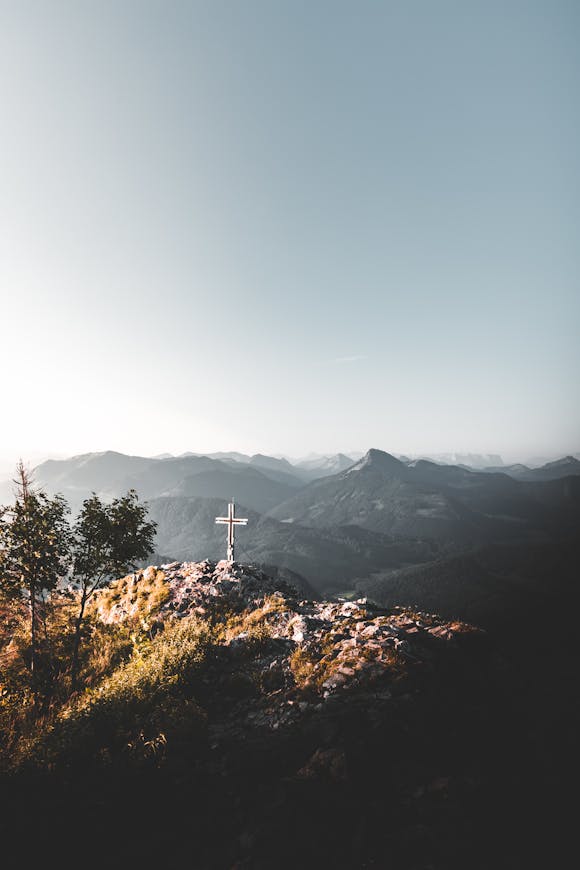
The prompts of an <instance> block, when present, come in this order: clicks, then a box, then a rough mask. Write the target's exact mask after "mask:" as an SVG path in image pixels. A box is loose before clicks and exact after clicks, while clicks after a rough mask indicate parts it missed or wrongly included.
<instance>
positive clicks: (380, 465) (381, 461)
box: [350, 447, 406, 473]
mask: <svg viewBox="0 0 580 870" xmlns="http://www.w3.org/2000/svg"><path fill="white" fill-rule="evenodd" d="M355 469H356V470H357V471H362V470H363V469H373V470H377V471H389V472H391V473H392V472H398V473H401V472H403V471H406V466H405V465H404V463H402V462H401V461H400V460H398V459H397V458H396V457H395V456H393V455H392V454H391V453H386V452H385V451H384V450H378V449H377V448H376V447H371V448H370V450H368V451H367V452H366V453H365V455H364V456H363V457H362V459H359V461H358V462H357V463H356V465H353V467H352V469H350V470H351V471H354V470H355Z"/></svg>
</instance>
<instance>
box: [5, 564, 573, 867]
mask: <svg viewBox="0 0 580 870" xmlns="http://www.w3.org/2000/svg"><path fill="white" fill-rule="evenodd" d="M89 624H90V626H91V629H90V631H91V632H92V633H93V634H92V635H91V636H88V635H87V637H86V638H85V643H86V644H87V645H88V644H89V643H91V642H92V643H94V644H95V645H96V653H93V660H95V661H96V662H97V663H98V662H100V661H101V659H102V661H103V662H107V663H108V664H106V665H105V664H103V665H102V667H103V675H102V677H101V678H99V680H98V681H96V682H95V683H94V685H92V686H90V687H88V688H87V689H85V690H84V691H83V692H82V693H79V694H78V695H77V696H75V697H73V698H72V699H70V700H68V701H67V702H66V703H65V704H64V705H63V707H62V708H61V709H60V710H59V711H58V712H57V713H54V714H51V713H50V711H48V712H47V716H48V717H51V716H52V718H49V719H48V720H47V721H48V722H49V725H47V727H46V728H45V729H44V731H43V733H42V734H41V735H40V736H39V737H38V738H35V739H34V740H33V739H32V738H31V739H30V740H29V741H26V742H25V743H24V744H23V749H22V753H23V760H21V761H19V762H18V770H16V771H15V775H16V774H18V778H17V779H14V780H13V781H8V782H7V785H6V788H7V789H8V791H7V792H6V794H5V797H6V812H5V814H4V816H3V821H2V824H3V825H4V826H5V827H6V828H7V829H8V828H10V830H11V831H12V832H14V831H15V832H16V833H18V831H21V833H22V836H23V837H24V833H25V828H26V824H27V822H26V820H27V818H28V816H27V815H26V813H25V812H24V808H26V809H27V810H28V809H30V808H31V811H32V813H33V816H34V818H35V831H36V842H37V843H38V845H39V849H40V853H41V854H42V855H43V856H45V857H46V856H47V855H49V853H50V837H49V832H50V830H51V829H52V826H53V825H54V822H55V820H56V819H61V818H64V817H66V818H67V821H68V830H69V831H70V832H71V833H70V836H69V839H70V843H71V850H72V852H71V853H75V854H76V853H77V852H78V849H79V848H85V847H86V842H85V840H84V833H83V832H84V830H85V825H84V822H85V820H86V819H87V818H91V819H93V820H94V821H95V822H97V820H99V824H101V825H102V827H103V831H102V835H100V836H99V837H96V838H93V839H92V840H91V855H92V857H93V859H95V860H98V861H99V862H100V863H111V862H113V863H115V864H119V863H123V862H131V864H132V865H134V866H147V867H149V866H151V867H158V866H165V867H170V868H174V867H175V868H181V867H192V868H196V870H198V868H199V870H271V868H282V870H294V868H297V867H303V868H312V870H314V868H317V870H318V868H341V870H363V868H397V870H459V868H461V870H464V868H466V867H469V868H470V870H488V868H489V870H491V868H493V870H497V868H508V867H509V868H510V870H511V868H515V867H524V866H525V867H530V866H536V865H535V864H534V861H535V860H536V859H537V858H538V857H539V856H540V855H542V854H544V853H543V852H542V849H543V847H544V846H545V845H546V841H547V840H548V839H550V838H549V837H548V836H547V835H546V832H547V831H553V830H554V823H553V818H551V819H548V810H547V808H548V805H549V804H550V805H551V807H554V806H556V805H557V802H558V801H557V794H558V791H557V789H556V784H557V783H558V782H560V783H561V782H562V781H561V780H559V781H558V780H557V779H556V778H554V777H552V774H553V772H554V771H555V769H556V766H555V765H554V764H553V763H552V766H551V767H549V761H548V766H546V767H545V769H544V772H543V773H542V768H541V765H540V764H538V763H537V762H538V760H539V759H538V757H536V763H532V758H533V752H534V743H533V739H532V737H533V735H532V737H530V722H529V719H527V718H526V716H525V715H524V713H523V711H522V709H521V708H520V707H519V706H518V704H519V701H518V691H519V690H518V686H517V682H516V680H515V679H514V674H513V671H512V670H511V669H510V667H509V666H508V664H507V663H506V660H505V658H504V657H503V654H502V652H501V651H500V650H499V649H498V648H497V647H496V644H495V643H494V641H493V639H492V638H491V637H490V636H489V635H488V634H487V633H486V632H484V631H482V630H481V629H479V628H477V627H475V626H473V625H469V624H467V623H465V622H462V621H459V620H450V619H444V618H442V617H440V616H438V615H436V614H434V613H428V612H424V611H421V610H414V609H411V608H404V607H391V608H379V607H377V606H375V605H373V604H372V603H371V602H369V601H367V600H366V599H364V598H359V599H356V600H346V599H345V598H337V599H335V600H322V601H317V600H311V599H308V598H305V597H303V595H302V593H300V592H299V591H298V590H296V589H295V588H293V587H292V586H291V585H290V584H288V583H287V582H284V581H283V580H281V579H279V578H274V577H272V576H270V575H268V574H267V573H265V572H263V571H262V570H260V569H258V568H257V567H253V566H251V565H246V564H239V563H233V564H232V563H229V562H225V561H221V562H219V561H218V562H215V561H211V560H205V561H201V562H168V563H164V564H161V565H158V566H149V567H148V568H146V569H144V570H139V571H136V572H134V573H132V574H129V575H128V576H126V577H124V578H121V579H119V580H117V581H116V582H114V583H112V584H111V585H110V586H108V587H107V588H106V589H103V590H102V591H100V592H99V593H98V594H97V596H96V597H95V601H94V603H93V605H92V610H91V613H90V614H89ZM91 637H92V638H93V640H91ZM94 638H96V640H94ZM113 644H115V645H113ZM539 672H540V670H539V668H538V673H539ZM514 689H515V691H514ZM534 698H535V703H537V695H536V694H535V693H534ZM526 712H527V711H526ZM542 761H543V762H546V759H545V758H544V759H542ZM546 771H549V774H546ZM547 786H549V787H551V788H552V789H554V793H553V795H552V797H551V798H550V801H547V800H546V797H545V795H546V793H547V792H546V787H547ZM554 795H556V797H554ZM0 797H1V795H0ZM552 812H553V811H552ZM544 835H546V836H544ZM542 838H543V839H542ZM558 842H561V838H560V840H556V841H555V842H554V841H553V840H551V839H550V841H549V843H548V844H547V845H548V847H549V851H550V850H551V853H552V854H554V850H555V849H557V845H558ZM47 844H48V845H47ZM31 848H32V847H31ZM47 849H48V851H47ZM537 866H539V865H537Z"/></svg>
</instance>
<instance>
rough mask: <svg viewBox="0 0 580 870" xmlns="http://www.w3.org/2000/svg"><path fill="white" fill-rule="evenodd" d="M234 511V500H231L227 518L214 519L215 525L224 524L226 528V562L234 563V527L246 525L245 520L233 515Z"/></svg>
mask: <svg viewBox="0 0 580 870" xmlns="http://www.w3.org/2000/svg"><path fill="white" fill-rule="evenodd" d="M235 512H236V509H235V506H234V500H233V499H232V500H231V502H230V503H229V505H228V515H227V517H216V520H215V521H216V523H222V524H224V523H225V524H226V525H227V527H228V562H233V561H234V526H245V525H247V523H248V520H247V519H245V520H244V519H241V518H240V517H237V516H236V515H235Z"/></svg>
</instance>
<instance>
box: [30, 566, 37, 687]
mask: <svg viewBox="0 0 580 870" xmlns="http://www.w3.org/2000/svg"><path fill="white" fill-rule="evenodd" d="M35 665H36V589H35V585H34V583H31V584H30V671H31V673H32V674H34V666H35Z"/></svg>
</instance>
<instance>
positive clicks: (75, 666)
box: [70, 586, 88, 692]
mask: <svg viewBox="0 0 580 870" xmlns="http://www.w3.org/2000/svg"><path fill="white" fill-rule="evenodd" d="M87 598H88V596H87V589H86V586H83V593H82V596H81V606H80V610H79V613H78V616H77V618H76V620H75V636H74V644H73V652H72V662H71V678H70V688H71V692H76V689H77V680H78V672H79V650H80V645H81V628H82V624H83V618H84V615H85V606H86V603H87Z"/></svg>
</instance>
